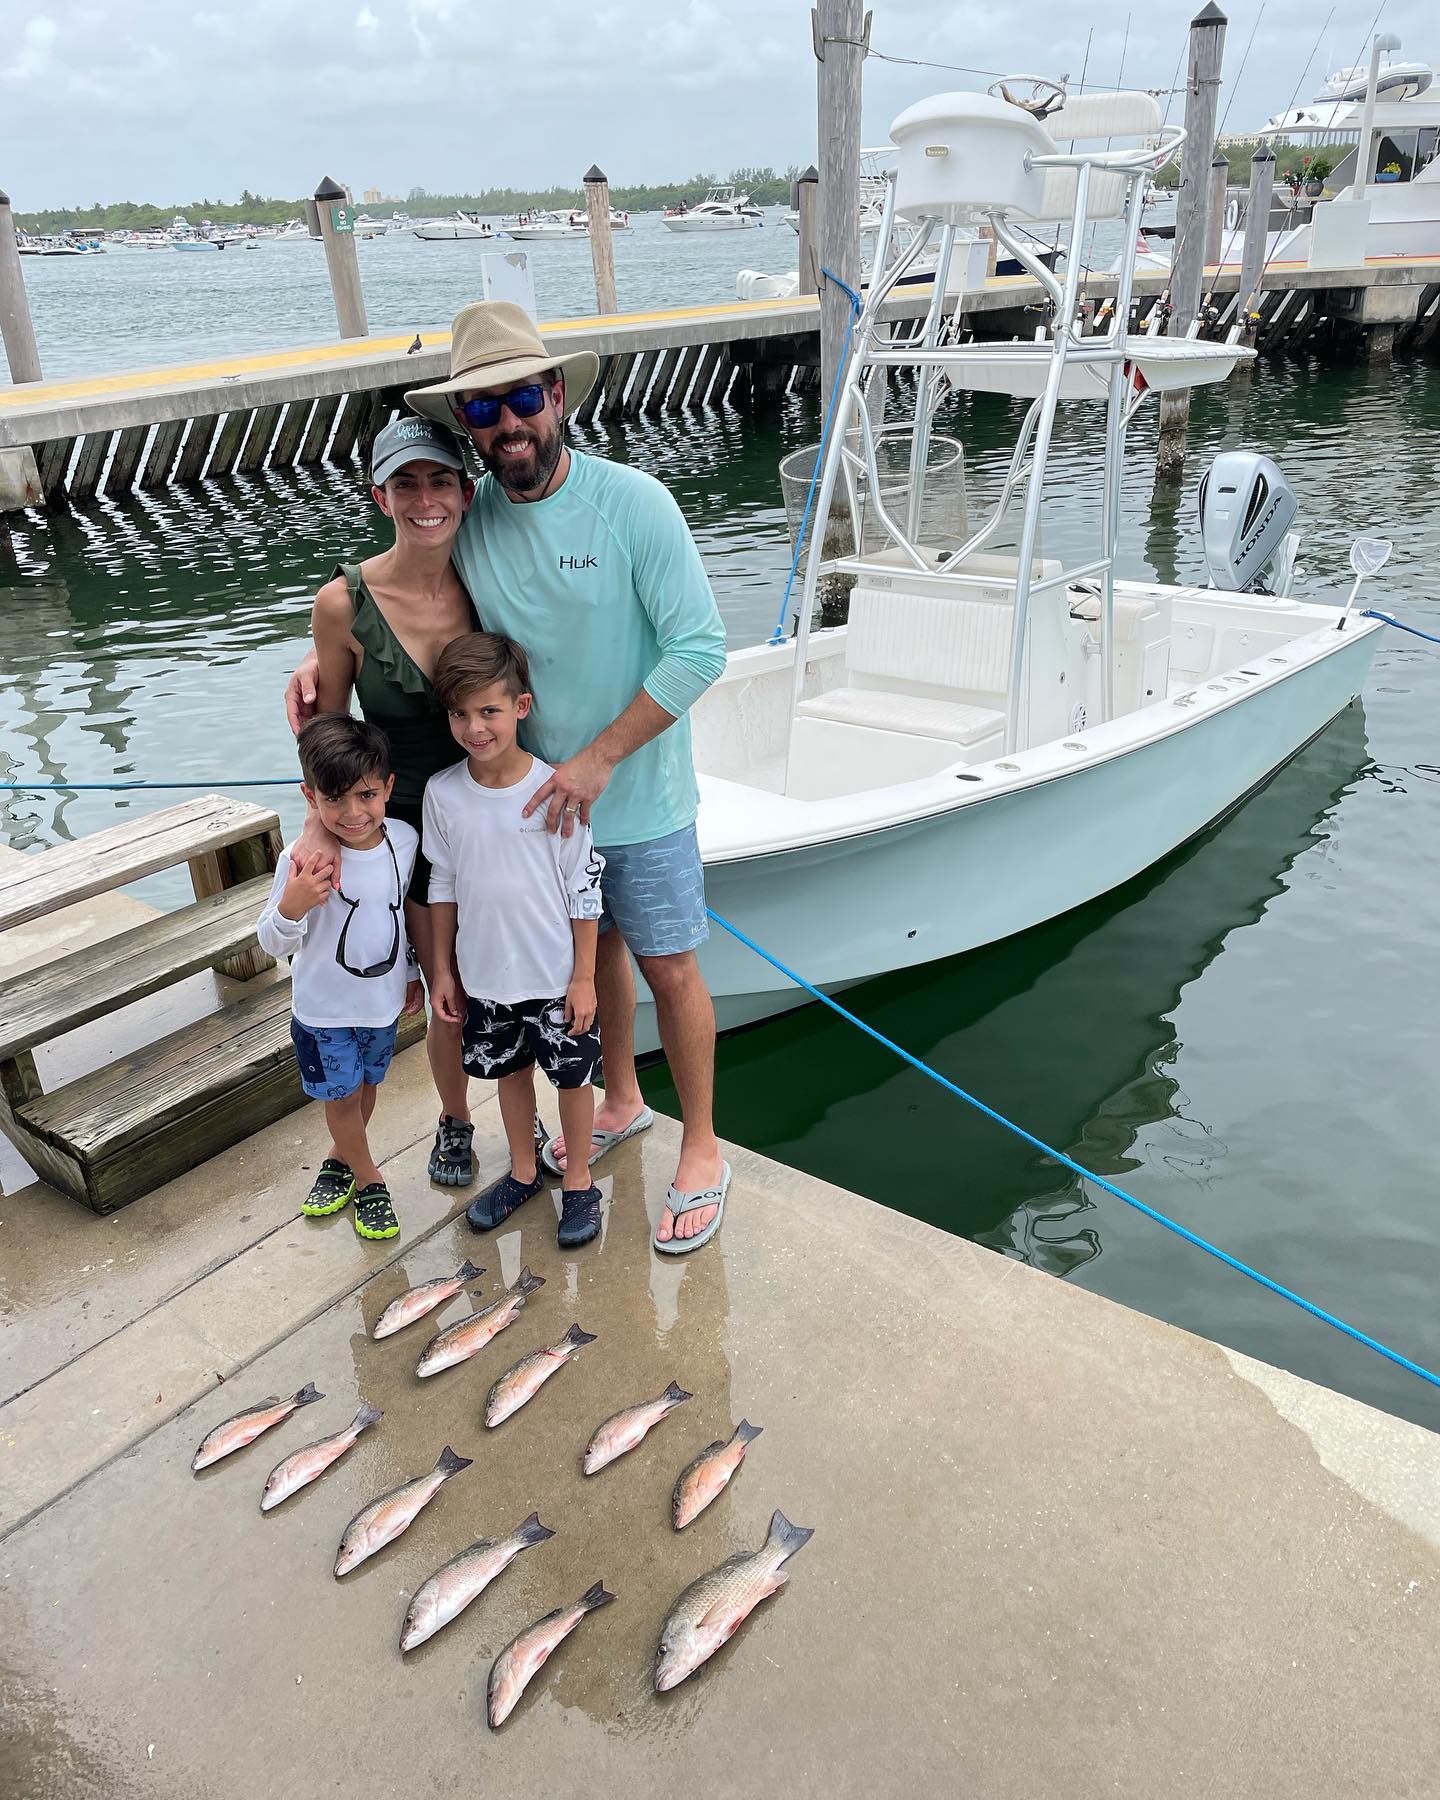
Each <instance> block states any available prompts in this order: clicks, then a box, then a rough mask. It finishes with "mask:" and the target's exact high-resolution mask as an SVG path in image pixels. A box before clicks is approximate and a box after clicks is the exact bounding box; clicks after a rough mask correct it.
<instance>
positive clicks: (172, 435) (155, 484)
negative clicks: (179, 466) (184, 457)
mask: <svg viewBox="0 0 1440 1800" xmlns="http://www.w3.org/2000/svg"><path fill="white" fill-rule="evenodd" d="M184 435H185V421H184V420H183V419H167V420H166V422H165V423H164V424H163V425H157V426H156V427H155V436H154V437H153V438H152V439H151V441H150V450H149V454H148V455H147V456H146V458H145V466H144V468H143V469H141V471H140V478H139V481H138V483H137V486H139V487H142V488H163V487H169V485H170V478H171V475H172V474H173V472H174V469H175V459H176V457H177V456H178V455H179V454H180V440H181V439H182V438H183V437H184Z"/></svg>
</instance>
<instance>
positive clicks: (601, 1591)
mask: <svg viewBox="0 0 1440 1800" xmlns="http://www.w3.org/2000/svg"><path fill="white" fill-rule="evenodd" d="M614 1598H615V1596H614V1595H613V1594H607V1593H606V1591H605V1583H604V1582H603V1581H597V1582H596V1583H595V1585H594V1587H592V1588H586V1590H585V1592H584V1593H583V1594H582V1595H581V1596H580V1598H579V1599H578V1600H577V1601H576V1602H575V1604H576V1605H577V1606H581V1607H584V1609H585V1611H586V1612H594V1610H595V1608H596V1607H597V1606H603V1605H604V1604H605V1602H606V1601H607V1600H613V1599H614Z"/></svg>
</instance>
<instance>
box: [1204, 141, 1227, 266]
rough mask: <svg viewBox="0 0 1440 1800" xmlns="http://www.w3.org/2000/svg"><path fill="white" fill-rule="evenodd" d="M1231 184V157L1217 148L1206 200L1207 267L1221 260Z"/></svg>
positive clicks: (1211, 166) (1212, 162)
mask: <svg viewBox="0 0 1440 1800" xmlns="http://www.w3.org/2000/svg"><path fill="white" fill-rule="evenodd" d="M1229 184H1230V158H1229V157H1228V156H1226V155H1225V154H1224V153H1223V151H1220V150H1217V151H1216V152H1215V155H1214V157H1213V158H1212V159H1211V163H1210V193H1209V195H1208V197H1207V199H1206V202H1205V267H1206V268H1207V269H1212V268H1214V267H1215V266H1216V264H1218V263H1219V261H1220V243H1221V239H1222V238H1223V236H1224V232H1225V190H1226V188H1227V187H1228V186H1229Z"/></svg>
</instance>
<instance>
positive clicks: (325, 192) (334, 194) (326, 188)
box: [315, 175, 345, 200]
mask: <svg viewBox="0 0 1440 1800" xmlns="http://www.w3.org/2000/svg"><path fill="white" fill-rule="evenodd" d="M315 198H316V199H317V200H343V199H344V198H345V190H344V188H342V187H341V186H340V184H339V183H338V182H336V181H332V180H331V179H330V177H329V176H328V175H327V176H325V177H324V179H323V180H322V181H321V183H320V185H319V187H317V188H316V190H315Z"/></svg>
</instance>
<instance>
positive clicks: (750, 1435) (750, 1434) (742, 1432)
mask: <svg viewBox="0 0 1440 1800" xmlns="http://www.w3.org/2000/svg"><path fill="white" fill-rule="evenodd" d="M764 1429H765V1427H764V1426H763V1425H752V1424H751V1423H750V1421H749V1420H748V1419H742V1420H741V1421H740V1423H739V1424H738V1425H737V1426H736V1427H735V1435H736V1437H737V1438H739V1440H740V1442H741V1443H742V1444H753V1443H754V1442H755V1440H756V1438H757V1437H759V1435H760V1433H761V1432H762V1431H763V1430H764Z"/></svg>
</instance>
